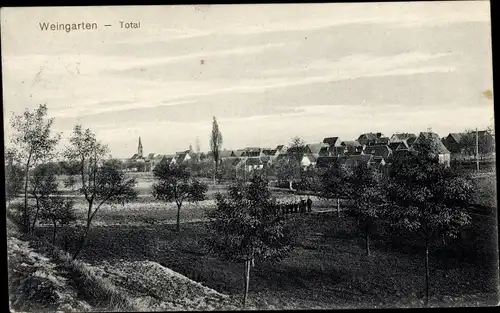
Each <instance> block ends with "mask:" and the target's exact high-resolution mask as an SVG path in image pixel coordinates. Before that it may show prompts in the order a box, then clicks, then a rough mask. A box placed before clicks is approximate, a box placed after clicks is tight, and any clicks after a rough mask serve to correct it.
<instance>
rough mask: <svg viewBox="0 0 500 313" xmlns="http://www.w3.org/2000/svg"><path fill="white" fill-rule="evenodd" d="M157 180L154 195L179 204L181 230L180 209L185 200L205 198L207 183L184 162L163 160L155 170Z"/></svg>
mask: <svg viewBox="0 0 500 313" xmlns="http://www.w3.org/2000/svg"><path fill="white" fill-rule="evenodd" d="M153 175H154V177H155V179H156V180H157V182H156V183H154V184H153V196H154V197H155V198H156V199H158V200H163V201H168V202H170V201H175V204H176V205H177V232H179V231H180V227H181V226H180V211H181V207H182V204H183V203H184V201H202V200H204V199H205V193H206V192H207V185H205V184H203V183H201V182H199V181H198V180H196V179H194V178H192V177H191V172H190V171H189V170H188V168H187V166H186V165H184V164H169V163H168V162H165V161H162V162H160V164H158V165H157V166H156V167H155V169H154V170H153Z"/></svg>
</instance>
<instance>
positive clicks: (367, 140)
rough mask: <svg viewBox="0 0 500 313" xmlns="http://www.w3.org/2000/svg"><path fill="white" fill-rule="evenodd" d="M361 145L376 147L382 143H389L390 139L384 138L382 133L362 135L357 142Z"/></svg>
mask: <svg viewBox="0 0 500 313" xmlns="http://www.w3.org/2000/svg"><path fill="white" fill-rule="evenodd" d="M357 141H358V142H359V143H360V144H361V145H366V146H368V145H375V144H381V143H384V142H385V143H387V142H388V141H389V138H387V137H384V135H383V134H382V133H365V134H361V135H359V137H358V140H357Z"/></svg>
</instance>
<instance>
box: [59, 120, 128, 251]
mask: <svg viewBox="0 0 500 313" xmlns="http://www.w3.org/2000/svg"><path fill="white" fill-rule="evenodd" d="M69 141H70V146H69V147H67V149H66V151H65V152H64V155H65V156H66V158H68V160H69V161H70V162H78V163H79V171H78V174H77V175H78V176H79V180H80V182H79V183H80V189H79V192H80V193H81V194H82V195H83V196H84V197H85V200H86V201H87V206H88V209H87V219H86V226H85V229H84V231H83V234H82V236H81V238H80V241H79V245H78V247H77V249H76V251H75V253H74V255H73V259H76V257H77V256H78V255H79V253H80V252H81V251H82V249H83V247H84V246H85V243H86V240H87V236H88V233H89V230H90V227H91V224H92V220H93V219H94V217H95V215H96V214H97V212H98V211H99V209H100V208H101V207H102V206H103V205H104V204H105V203H108V204H116V203H122V204H125V203H126V202H129V201H131V200H133V199H135V198H136V197H137V194H136V192H135V190H134V186H135V184H136V182H135V179H127V178H125V173H124V172H123V171H122V170H121V169H120V165H119V162H118V161H117V160H110V161H106V162H105V161H104V160H105V157H106V155H107V154H108V147H107V146H106V145H103V144H102V143H101V142H99V141H98V140H97V139H96V137H95V134H93V133H92V132H91V130H90V129H86V130H83V129H82V126H81V125H76V126H75V127H74V129H73V134H72V135H71V137H70V139H69Z"/></svg>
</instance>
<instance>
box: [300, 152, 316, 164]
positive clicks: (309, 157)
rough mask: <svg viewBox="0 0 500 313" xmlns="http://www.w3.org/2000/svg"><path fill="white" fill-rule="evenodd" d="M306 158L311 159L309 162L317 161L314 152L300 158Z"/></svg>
mask: <svg viewBox="0 0 500 313" xmlns="http://www.w3.org/2000/svg"><path fill="white" fill-rule="evenodd" d="M304 158H307V159H309V162H311V163H315V162H316V157H315V156H314V155H313V154H311V153H306V154H304V155H303V156H302V158H300V159H301V160H303V159H304Z"/></svg>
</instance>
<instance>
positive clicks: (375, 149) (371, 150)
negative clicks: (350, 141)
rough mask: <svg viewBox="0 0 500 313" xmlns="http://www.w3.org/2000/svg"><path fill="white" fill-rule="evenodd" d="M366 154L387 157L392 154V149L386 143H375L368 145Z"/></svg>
mask: <svg viewBox="0 0 500 313" xmlns="http://www.w3.org/2000/svg"><path fill="white" fill-rule="evenodd" d="M365 154H371V155H373V156H374V157H382V158H384V159H386V158H388V157H389V156H390V155H391V154H392V150H391V149H390V148H389V147H388V146H386V145H374V146H368V147H366V148H365Z"/></svg>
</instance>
